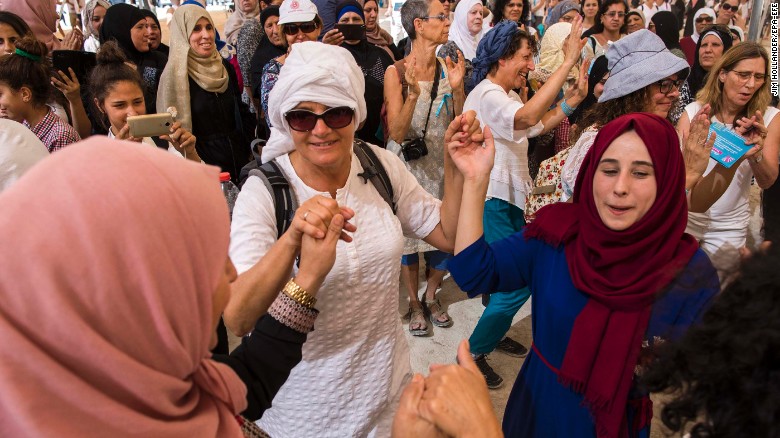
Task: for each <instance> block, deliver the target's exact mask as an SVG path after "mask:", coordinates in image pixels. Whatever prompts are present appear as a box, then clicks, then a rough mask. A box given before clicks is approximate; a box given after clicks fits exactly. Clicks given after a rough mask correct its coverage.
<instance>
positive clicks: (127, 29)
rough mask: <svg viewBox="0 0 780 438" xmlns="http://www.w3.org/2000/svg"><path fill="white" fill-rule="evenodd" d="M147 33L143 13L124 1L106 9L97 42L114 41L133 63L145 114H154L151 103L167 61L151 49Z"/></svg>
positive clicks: (155, 109)
mask: <svg viewBox="0 0 780 438" xmlns="http://www.w3.org/2000/svg"><path fill="white" fill-rule="evenodd" d="M149 33H150V29H149V28H148V27H147V26H146V14H144V12H142V11H141V10H140V9H138V8H136V7H134V6H130V5H128V4H117V5H113V6H111V7H110V8H108V10H107V11H106V16H105V18H103V25H101V26H100V42H101V43H104V42H106V41H109V40H114V41H116V42H117V44H119V47H120V48H121V49H122V50H123V51H124V52H125V56H126V57H127V59H128V61H130V62H131V63H133V64H134V65H135V68H136V69H137V70H138V74H140V75H141V78H143V80H144V85H145V87H144V100H145V101H146V113H147V114H154V113H156V112H157V108H156V106H155V105H156V102H157V91H158V88H159V87H160V76H161V75H162V73H163V70H164V69H165V66H166V64H167V63H168V57H167V56H165V54H163V53H162V52H158V51H157V50H152V49H151V46H150V44H149Z"/></svg>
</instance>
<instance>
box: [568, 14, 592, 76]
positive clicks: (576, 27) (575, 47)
mask: <svg viewBox="0 0 780 438" xmlns="http://www.w3.org/2000/svg"><path fill="white" fill-rule="evenodd" d="M580 35H582V17H581V16H579V15H577V16H575V17H574V21H572V22H571V32H569V36H568V37H566V41H565V42H564V43H563V56H564V58H563V63H564V65H566V64H567V63H568V65H569V68H571V66H573V65H574V64H576V63H577V61H578V60H579V59H580V54H581V53H582V48H583V47H585V43H586V42H587V41H588V40H587V39H584V40H581V39H580Z"/></svg>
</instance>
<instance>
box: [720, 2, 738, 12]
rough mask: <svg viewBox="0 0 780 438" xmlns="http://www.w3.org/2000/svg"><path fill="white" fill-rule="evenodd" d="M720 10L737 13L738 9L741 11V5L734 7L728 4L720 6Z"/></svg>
mask: <svg viewBox="0 0 780 438" xmlns="http://www.w3.org/2000/svg"><path fill="white" fill-rule="evenodd" d="M720 8H721V9H723V10H724V11H736V10H737V9H739V5H737V6H734V5H730V4H728V3H723V4H722V5H720Z"/></svg>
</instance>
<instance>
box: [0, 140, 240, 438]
mask: <svg viewBox="0 0 780 438" xmlns="http://www.w3.org/2000/svg"><path fill="white" fill-rule="evenodd" d="M228 233H229V221H228V211H227V207H226V204H225V200H224V198H223V197H222V193H221V191H220V189H219V185H218V170H217V168H215V167H210V166H204V165H202V164H195V163H192V162H190V161H186V160H182V159H181V158H176V157H174V156H172V155H170V154H168V153H167V152H164V151H161V150H159V149H156V148H149V147H148V146H142V145H136V144H134V143H127V142H119V141H116V140H108V139H106V138H105V137H93V138H92V139H89V140H86V141H83V142H80V143H77V144H76V145H74V146H70V147H68V148H67V149H66V150H63V151H62V152H61V153H59V154H56V155H54V156H51V157H50V158H49V159H47V160H44V161H42V162H41V163H39V165H38V166H36V167H34V168H33V169H32V170H30V171H29V172H28V173H27V174H25V175H24V176H23V177H22V178H21V179H20V180H19V182H18V183H17V184H16V185H14V186H13V187H11V188H10V189H9V190H7V191H5V192H3V193H1V194H0V242H3V243H2V248H3V249H4V250H3V251H0V297H2V299H0V345H2V346H3V349H4V350H5V351H6V354H4V355H3V358H2V359H0V363H1V365H0V436H59V437H82V436H110V437H121V436H130V435H133V436H165V437H185V436H186V437H192V436H198V437H201V436H202V437H231V436H242V435H241V431H240V428H239V424H238V422H237V421H236V418H235V415H236V414H237V413H239V412H241V411H242V410H243V409H244V408H245V407H246V388H245V387H244V385H243V383H242V382H241V380H240V379H239V378H238V376H237V375H236V374H235V373H234V372H233V371H232V370H231V369H230V368H229V367H228V366H226V365H224V364H220V363H217V362H215V361H213V360H212V359H211V354H210V353H209V350H208V346H209V340H210V337H211V332H212V330H213V325H212V301H213V295H214V292H215V289H216V286H217V284H218V281H219V280H220V278H221V275H222V273H223V272H224V267H225V260H226V258H227V254H228Z"/></svg>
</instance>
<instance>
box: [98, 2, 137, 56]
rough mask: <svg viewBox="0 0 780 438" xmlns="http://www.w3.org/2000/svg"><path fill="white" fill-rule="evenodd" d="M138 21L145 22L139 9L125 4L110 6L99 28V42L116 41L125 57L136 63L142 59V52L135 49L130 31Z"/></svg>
mask: <svg viewBox="0 0 780 438" xmlns="http://www.w3.org/2000/svg"><path fill="white" fill-rule="evenodd" d="M139 21H146V16H145V15H144V13H143V12H142V11H141V9H139V8H136V7H134V6H130V5H128V4H125V3H120V4H117V5H113V6H111V7H110V8H108V10H106V16H105V18H103V25H102V26H100V42H101V43H103V42H105V41H109V40H114V41H116V42H117V44H119V47H121V48H122V50H124V51H125V54H126V55H127V57H128V58H129V59H130V60H131V61H133V62H136V63H137V62H138V59H139V58H141V57H143V55H144V52H140V51H139V50H138V49H136V48H135V45H134V44H133V40H132V39H131V38H130V30H131V29H132V28H133V27H134V26H135V25H136V24H138V22H139Z"/></svg>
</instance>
